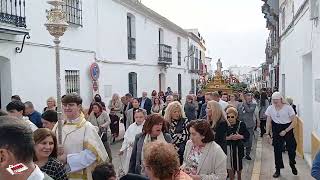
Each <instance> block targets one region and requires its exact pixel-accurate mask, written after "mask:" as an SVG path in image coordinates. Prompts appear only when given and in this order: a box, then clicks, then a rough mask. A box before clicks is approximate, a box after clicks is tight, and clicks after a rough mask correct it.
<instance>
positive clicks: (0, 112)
mask: <svg viewBox="0 0 320 180" xmlns="http://www.w3.org/2000/svg"><path fill="white" fill-rule="evenodd" d="M7 115H8V113H6V112H5V111H3V110H1V109H0V116H7Z"/></svg>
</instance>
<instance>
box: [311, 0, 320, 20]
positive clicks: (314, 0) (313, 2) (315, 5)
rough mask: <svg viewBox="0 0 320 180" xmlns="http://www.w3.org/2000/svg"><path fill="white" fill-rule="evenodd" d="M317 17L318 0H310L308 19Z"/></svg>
mask: <svg viewBox="0 0 320 180" xmlns="http://www.w3.org/2000/svg"><path fill="white" fill-rule="evenodd" d="M318 18H319V0H310V19H311V20H315V19H318Z"/></svg>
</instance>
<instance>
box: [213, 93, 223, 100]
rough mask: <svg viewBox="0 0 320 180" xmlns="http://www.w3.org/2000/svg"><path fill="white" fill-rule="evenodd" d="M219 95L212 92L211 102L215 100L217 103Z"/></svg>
mask: <svg viewBox="0 0 320 180" xmlns="http://www.w3.org/2000/svg"><path fill="white" fill-rule="evenodd" d="M220 97H221V96H220V94H219V92H213V93H212V100H215V101H217V102H219V101H220Z"/></svg>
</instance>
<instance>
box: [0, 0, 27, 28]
mask: <svg viewBox="0 0 320 180" xmlns="http://www.w3.org/2000/svg"><path fill="white" fill-rule="evenodd" d="M25 10H26V2H25V0H0V23H5V24H10V25H14V26H16V27H24V28H26V27H27V25H26V14H25V12H26V11H25Z"/></svg>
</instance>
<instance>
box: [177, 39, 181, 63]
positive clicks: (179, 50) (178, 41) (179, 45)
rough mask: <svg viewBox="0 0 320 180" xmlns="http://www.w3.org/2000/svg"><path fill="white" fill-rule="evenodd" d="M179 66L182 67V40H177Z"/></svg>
mask: <svg viewBox="0 0 320 180" xmlns="http://www.w3.org/2000/svg"><path fill="white" fill-rule="evenodd" d="M177 51H178V66H181V38H180V37H178V39H177Z"/></svg>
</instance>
